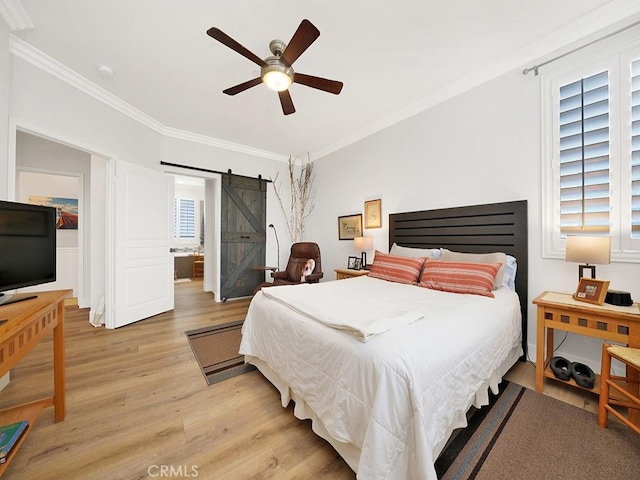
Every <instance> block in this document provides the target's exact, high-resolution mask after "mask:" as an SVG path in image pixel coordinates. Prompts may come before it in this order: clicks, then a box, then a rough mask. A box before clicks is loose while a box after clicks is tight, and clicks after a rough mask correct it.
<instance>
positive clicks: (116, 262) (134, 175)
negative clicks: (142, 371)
mask: <svg viewBox="0 0 640 480" xmlns="http://www.w3.org/2000/svg"><path fill="white" fill-rule="evenodd" d="M114 162H115V164H114V173H115V179H114V188H113V194H114V198H113V200H114V203H113V205H114V209H113V214H114V215H113V223H112V228H113V237H112V238H113V256H112V257H111V258H112V259H113V266H114V270H113V275H112V278H113V284H112V288H111V290H112V292H113V294H114V296H113V304H112V305H113V315H109V316H108V318H107V325H106V326H107V328H117V327H122V326H124V325H127V324H129V323H132V322H136V321H138V320H142V319H144V318H148V317H150V316H152V315H157V314H158V313H162V312H166V311H168V310H172V309H173V270H174V267H173V256H172V255H171V253H170V252H169V247H170V241H171V238H170V237H171V231H172V221H173V200H174V199H173V197H174V183H173V178H172V177H170V176H169V175H166V174H164V173H162V172H158V171H155V170H151V169H149V168H145V167H142V166H140V165H136V164H132V163H128V162H124V161H122V160H115V161H114ZM109 317H111V318H109Z"/></svg>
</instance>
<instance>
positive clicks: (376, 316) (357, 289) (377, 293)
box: [261, 277, 423, 342]
mask: <svg viewBox="0 0 640 480" xmlns="http://www.w3.org/2000/svg"><path fill="white" fill-rule="evenodd" d="M398 287H399V288H398ZM394 289H398V292H397V293H398V297H400V298H398V300H401V297H402V296H404V295H406V293H407V286H406V285H400V284H394V283H393V282H386V281H384V280H377V279H372V278H366V277H360V278H352V279H348V280H341V281H334V282H323V283H317V284H309V283H306V284H301V285H281V286H277V287H269V288H264V289H262V290H261V291H262V294H263V295H265V296H267V297H269V298H272V299H274V300H276V301H278V302H280V303H282V304H284V305H286V306H288V307H289V308H291V309H293V310H295V311H297V312H299V313H301V314H303V315H306V316H307V317H309V318H311V319H313V320H316V321H317V322H320V323H323V324H324V325H327V326H328V327H331V328H336V329H339V330H342V331H344V332H347V333H349V334H351V335H353V336H354V337H356V338H357V339H358V340H360V341H362V342H366V341H367V340H369V339H370V338H371V337H372V336H375V335H379V334H381V333H384V332H386V331H388V330H390V329H392V328H395V327H398V326H401V325H408V324H410V323H412V322H415V321H416V320H418V319H420V318H422V317H423V313H422V312H421V311H419V310H410V309H407V308H403V307H402V305H403V302H402V301H398V302H394V303H390V302H389V301H388V300H386V299H388V298H394V295H393V290H394ZM390 290H392V291H391V292H390ZM383 293H384V295H383ZM390 293H391V297H390V296H389V294H390ZM413 293H415V294H416V295H420V294H421V292H420V288H419V287H415V292H413Z"/></svg>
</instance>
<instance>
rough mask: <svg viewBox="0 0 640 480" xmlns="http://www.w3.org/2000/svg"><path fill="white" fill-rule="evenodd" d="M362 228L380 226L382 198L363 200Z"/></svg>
mask: <svg viewBox="0 0 640 480" xmlns="http://www.w3.org/2000/svg"><path fill="white" fill-rule="evenodd" d="M364 228H382V200H381V199H379V198H378V199H377V200H368V201H366V202H364Z"/></svg>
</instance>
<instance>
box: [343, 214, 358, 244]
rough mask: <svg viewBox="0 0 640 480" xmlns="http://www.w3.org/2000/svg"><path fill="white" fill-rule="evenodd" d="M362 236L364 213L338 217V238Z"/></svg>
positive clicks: (350, 238)
mask: <svg viewBox="0 0 640 480" xmlns="http://www.w3.org/2000/svg"><path fill="white" fill-rule="evenodd" d="M361 236H362V214H361V213H358V214H357V215H344V216H341V217H338V240H353V239H354V238H356V237H361Z"/></svg>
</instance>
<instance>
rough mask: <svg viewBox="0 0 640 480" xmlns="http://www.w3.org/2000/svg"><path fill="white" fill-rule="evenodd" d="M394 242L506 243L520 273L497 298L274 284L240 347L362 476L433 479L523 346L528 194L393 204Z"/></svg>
mask: <svg viewBox="0 0 640 480" xmlns="http://www.w3.org/2000/svg"><path fill="white" fill-rule="evenodd" d="M393 244H396V245H397V246H399V247H404V248H411V249H418V248H420V249H440V248H444V249H448V250H451V251H455V252H468V253H475V254H481V253H488V252H497V251H499V252H503V253H504V254H507V255H509V256H512V257H513V258H515V259H517V275H516V276H515V282H514V284H513V288H498V289H497V290H494V291H493V292H492V295H493V298H490V297H489V296H483V295H460V294H458V293H450V292H447V291H439V290H432V289H429V288H422V287H420V286H415V285H407V284H402V283H397V282H388V281H385V280H381V279H379V278H369V277H358V278H354V279H349V280H342V281H336V282H323V283H320V284H317V285H300V286H293V287H270V288H268V289H264V291H262V292H260V293H258V294H256V296H255V297H254V298H253V300H252V302H251V305H250V307H249V311H248V312H247V318H246V320H245V322H244V325H243V339H242V344H241V346H240V353H242V354H244V355H245V356H246V359H247V361H248V362H249V363H252V364H253V365H255V366H256V367H257V368H258V369H259V370H260V372H262V374H263V375H264V376H265V377H266V378H267V379H268V380H269V381H270V382H271V383H273V384H274V385H275V386H276V388H277V389H278V390H279V392H280V395H281V401H282V405H283V406H286V405H288V404H289V402H290V401H291V400H293V401H294V402H295V407H294V414H295V415H296V417H298V418H300V419H311V420H312V428H313V430H314V432H315V433H316V434H318V435H319V436H321V437H322V438H325V439H326V440H327V441H329V443H331V445H332V446H333V447H334V448H335V449H336V450H337V451H338V453H339V454H340V455H341V456H342V457H343V458H344V459H345V461H346V462H347V463H348V464H349V466H350V467H351V468H352V469H353V470H354V471H355V472H357V478H359V479H397V480H400V479H403V480H406V479H435V478H436V473H435V469H434V466H433V464H434V461H435V460H436V458H437V456H438V454H439V453H440V452H441V450H442V449H443V448H444V446H445V444H446V441H447V440H448V438H449V437H450V435H451V433H452V432H453V430H455V429H456V428H461V427H464V426H466V412H467V411H468V409H469V408H470V407H471V406H475V407H480V406H482V405H485V404H487V403H488V393H489V390H492V391H494V392H497V388H498V384H499V382H500V380H501V379H502V376H503V375H504V374H505V373H506V372H507V371H508V370H509V368H510V367H511V366H513V364H514V363H515V362H516V361H517V360H518V358H522V357H523V356H524V353H525V351H524V348H525V346H526V325H527V321H526V305H527V203H526V201H517V202H507V203H498V204H487V205H475V206H468V207H455V208H449V209H438V210H428V211H420V212H407V213H398V214H392V215H390V216H389V245H393ZM436 263H437V262H436ZM434 264H435V263H434Z"/></svg>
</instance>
